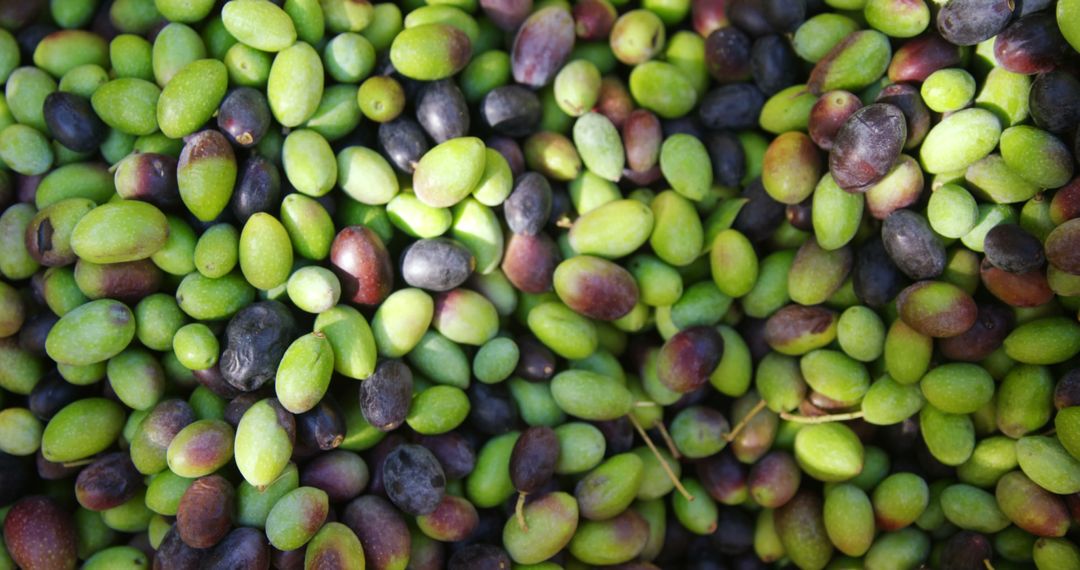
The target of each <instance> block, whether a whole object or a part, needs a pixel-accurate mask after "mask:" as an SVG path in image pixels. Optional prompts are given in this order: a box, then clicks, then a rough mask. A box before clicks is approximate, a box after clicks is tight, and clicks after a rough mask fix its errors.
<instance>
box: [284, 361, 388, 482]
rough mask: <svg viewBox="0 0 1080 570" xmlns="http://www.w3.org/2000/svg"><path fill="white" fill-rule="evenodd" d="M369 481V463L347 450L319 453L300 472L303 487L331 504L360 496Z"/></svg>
mask: <svg viewBox="0 0 1080 570" xmlns="http://www.w3.org/2000/svg"><path fill="white" fill-rule="evenodd" d="M365 382H366V380H365ZM370 479H371V474H370V471H369V470H368V466H367V463H364V460H363V459H362V458H361V457H360V456H359V455H358V454H356V453H355V452H352V451H346V450H344V449H335V450H334V451H330V452H328V453H320V454H319V455H317V456H315V458H314V459H312V460H311V461H308V462H307V463H306V464H304V466H303V467H302V468H301V469H300V484H301V485H304V486H306V487H315V488H317V489H322V490H323V491H325V492H326V495H327V496H328V497H329V498H330V502H331V503H341V502H344V501H351V500H352V499H354V498H356V497H358V496H360V493H362V492H363V491H364V489H365V488H366V487H367V485H368V482H369V481H370Z"/></svg>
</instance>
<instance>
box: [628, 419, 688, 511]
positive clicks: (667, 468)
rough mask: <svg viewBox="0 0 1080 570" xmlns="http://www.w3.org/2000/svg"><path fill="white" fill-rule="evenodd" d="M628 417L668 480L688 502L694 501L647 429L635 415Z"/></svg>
mask: <svg viewBox="0 0 1080 570" xmlns="http://www.w3.org/2000/svg"><path fill="white" fill-rule="evenodd" d="M626 417H627V418H630V423H631V424H633V425H634V429H636V430H637V432H638V435H640V436H641V439H643V440H645V445H647V446H649V450H650V451H652V453H653V455H655V456H656V458H657V459H659V460H660V467H661V468H662V469H663V470H664V473H667V476H668V479H671V482H672V483H674V484H675V488H676V489H678V490H679V493H680V494H681V495H682V496H683V497H685V498H686V500H687V501H693V500H694V496H693V495H691V494H690V491H687V490H686V487H683V484H682V483H681V482H680V481H679V478H678V477H676V476H675V472H674V471H672V470H671V466H670V465H668V462H667V459H665V458H664V456H663V455H660V450H659V449H656V444H655V443H653V441H652V438H650V437H649V434H647V433H645V428H643V427H641V423H639V422H638V421H637V418H635V417H634V414H627V415H626Z"/></svg>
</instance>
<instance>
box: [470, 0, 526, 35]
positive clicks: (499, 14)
mask: <svg viewBox="0 0 1080 570" xmlns="http://www.w3.org/2000/svg"><path fill="white" fill-rule="evenodd" d="M532 7H533V0H480V9H481V10H483V11H484V14H485V15H487V17H488V18H490V19H491V21H492V22H494V23H495V25H496V26H498V27H499V28H500V29H502V30H503V31H507V32H512V31H514V30H516V29H517V27H518V26H520V25H521V23H522V22H524V21H525V18H528V17H529V12H532Z"/></svg>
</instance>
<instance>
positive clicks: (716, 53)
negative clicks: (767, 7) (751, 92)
mask: <svg viewBox="0 0 1080 570" xmlns="http://www.w3.org/2000/svg"><path fill="white" fill-rule="evenodd" d="M752 47H753V43H752V42H751V40H750V36H748V35H746V34H745V33H743V32H742V31H741V30H740V29H739V28H736V27H734V26H728V27H726V28H719V29H717V30H714V31H713V32H712V33H711V34H709V37H707V38H705V65H706V66H708V68H709V74H710V75H712V76H713V79H715V80H717V81H719V82H720V83H734V82H737V81H746V80H747V79H750V65H751V63H750V50H751V49H752Z"/></svg>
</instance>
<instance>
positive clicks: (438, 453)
mask: <svg viewBox="0 0 1080 570" xmlns="http://www.w3.org/2000/svg"><path fill="white" fill-rule="evenodd" d="M416 443H418V444H420V445H422V446H424V447H426V448H427V449H428V451H430V452H431V453H432V455H434V456H435V459H438V460H439V464H440V465H442V466H443V471H444V472H445V473H446V478H447V479H449V480H454V479H461V478H463V477H465V476H466V475H468V474H469V473H472V470H473V467H475V466H476V451H475V450H474V449H473V446H472V444H471V443H469V439H468V438H466V437H465V436H463V435H461V434H460V433H458V432H456V431H451V432H447V433H442V434H438V435H420V436H417V437H416Z"/></svg>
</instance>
